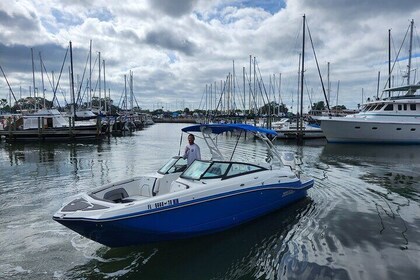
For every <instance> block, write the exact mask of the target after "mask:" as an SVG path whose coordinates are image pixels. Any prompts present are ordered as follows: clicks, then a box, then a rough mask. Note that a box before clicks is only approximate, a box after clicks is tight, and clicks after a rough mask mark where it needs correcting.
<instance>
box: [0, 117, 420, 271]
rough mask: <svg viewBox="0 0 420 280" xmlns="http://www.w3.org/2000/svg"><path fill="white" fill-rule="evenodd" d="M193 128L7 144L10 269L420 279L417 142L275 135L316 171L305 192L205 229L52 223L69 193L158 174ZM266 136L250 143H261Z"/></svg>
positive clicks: (5, 263) (4, 185)
mask: <svg viewBox="0 0 420 280" xmlns="http://www.w3.org/2000/svg"><path fill="white" fill-rule="evenodd" d="M185 126H186V125H185V124H165V123H159V124H155V125H153V126H150V127H148V128H145V129H144V130H141V131H136V132H134V133H133V134H132V135H131V136H126V137H111V138H106V139H105V140H104V141H101V142H99V143H89V142H84V143H48V142H44V143H41V142H36V143H7V142H5V141H2V142H0V168H1V172H2V173H1V177H0V180H1V182H0V186H1V189H0V194H1V195H0V200H1V201H0V205H1V206H0V207H1V208H0V209H1V213H2V214H1V216H0V224H1V225H2V226H1V227H0V245H1V248H2V254H1V255H0V278H4V279H80V278H88V279H103V278H110V279H114V278H115V279H118V278H122V279H139V278H142V279H151V278H154V279H239V278H241V279H261V278H262V279H265V278H286V279H290V278H294V279H314V278H336V279H360V278H365V279H376V278H380V279H417V276H418V273H419V272H420V267H419V265H418V258H419V252H420V243H419V242H418V236H420V231H419V228H420V221H419V219H418V213H419V211H420V203H419V201H420V185H419V182H420V173H419V170H420V156H419V155H420V147H419V146H417V145H392V146H390V145H357V144H332V143H327V142H326V140H325V139H316V140H305V143H304V145H303V146H298V145H296V143H295V141H283V140H275V142H274V145H275V147H276V149H278V150H279V151H281V152H283V151H285V152H293V153H295V154H296V156H297V159H298V161H297V167H298V168H299V169H300V171H301V172H302V174H306V175H310V176H312V177H313V178H314V180H315V183H314V186H313V188H311V189H309V190H308V194H307V197H306V198H304V199H303V200H300V201H298V202H297V203H295V204H292V205H290V206H287V207H285V208H282V209H280V210H277V211H275V212H273V213H271V214H268V215H265V216H263V217H261V218H260V219H257V220H254V221H251V222H248V223H245V224H243V225H240V226H239V227H236V228H233V229H230V230H227V231H223V232H221V233H215V234H211V235H206V236H202V237H196V238H192V239H186V240H178V241H176V240H175V241H169V242H158V243H153V244H146V245H140V246H130V247H123V248H112V249H111V248H109V247H107V246H103V245H100V244H99V243H96V242H94V241H91V240H89V239H87V238H84V237H81V236H80V235H79V234H77V233H75V232H73V231H71V230H69V229H67V228H65V227H63V226H62V225H60V224H58V223H56V222H55V221H53V219H52V215H53V214H54V213H55V212H56V211H57V209H59V208H60V207H61V206H62V204H63V203H64V202H65V201H66V199H67V198H69V197H75V196H76V195H77V194H79V193H81V192H89V191H91V190H93V189H95V188H97V187H100V186H102V185H104V184H108V183H111V182H115V181H119V180H124V179H125V178H129V177H135V176H137V175H139V174H147V173H153V172H154V171H155V170H157V169H158V168H159V167H160V166H162V165H163V164H164V161H162V159H163V158H167V157H168V155H173V154H178V152H179V150H180V148H181V149H183V148H184V146H185V144H186V139H185V138H184V139H183V140H182V144H181V145H180V139H179V131H180V129H181V128H183V127H185ZM187 126H188V124H187ZM230 138H232V137H231V136H228V135H226V136H225V137H222V138H220V139H219V140H218V144H220V145H222V144H223V143H225V142H226V141H227V140H229V139H230ZM244 141H245V140H244ZM196 143H197V144H198V145H199V146H200V147H202V150H203V151H204V150H205V149H204V147H205V142H204V141H203V139H197V140H196ZM257 143H258V142H255V141H252V138H251V137H248V139H247V141H246V143H245V142H244V143H243V144H244V145H247V146H249V147H250V148H253V149H255V150H256V151H259V150H260V148H261V146H260V145H259V144H257ZM180 146H181V147H180ZM202 156H203V157H205V156H208V154H203V155H202ZM209 244H210V245H211V246H209Z"/></svg>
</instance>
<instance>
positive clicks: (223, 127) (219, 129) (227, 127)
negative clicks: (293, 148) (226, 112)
mask: <svg viewBox="0 0 420 280" xmlns="http://www.w3.org/2000/svg"><path fill="white" fill-rule="evenodd" d="M203 126H204V127H206V128H210V129H211V130H212V133H214V134H220V133H223V132H226V131H233V130H245V131H250V132H254V133H255V132H260V133H265V134H271V135H277V132H275V131H274V130H270V129H265V128H260V127H256V126H252V125H249V124H198V125H192V126H187V127H184V128H183V129H182V131H183V132H200V131H201V127H203Z"/></svg>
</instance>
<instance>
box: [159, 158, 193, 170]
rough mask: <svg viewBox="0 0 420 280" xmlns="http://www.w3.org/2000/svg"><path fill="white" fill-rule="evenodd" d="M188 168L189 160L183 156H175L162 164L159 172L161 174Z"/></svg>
mask: <svg viewBox="0 0 420 280" xmlns="http://www.w3.org/2000/svg"><path fill="white" fill-rule="evenodd" d="M186 168H187V160H186V159H184V158H182V157H179V156H177V157H173V158H171V159H170V160H169V161H168V162H167V163H165V165H164V166H162V167H161V168H160V169H159V170H158V173H160V174H170V173H177V172H182V171H184V170H185V169H186Z"/></svg>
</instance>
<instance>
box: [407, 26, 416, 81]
mask: <svg viewBox="0 0 420 280" xmlns="http://www.w3.org/2000/svg"><path fill="white" fill-rule="evenodd" d="M413 26H414V19H412V20H411V23H410V48H409V50H408V66H407V85H410V73H411V53H412V50H413Z"/></svg>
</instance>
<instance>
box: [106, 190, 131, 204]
mask: <svg viewBox="0 0 420 280" xmlns="http://www.w3.org/2000/svg"><path fill="white" fill-rule="evenodd" d="M126 197H128V193H127V191H126V190H125V189H123V188H118V189H115V190H111V191H109V192H107V193H105V194H104V199H105V200H111V201H114V202H121V201H122V200H123V199H124V198H126Z"/></svg>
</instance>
